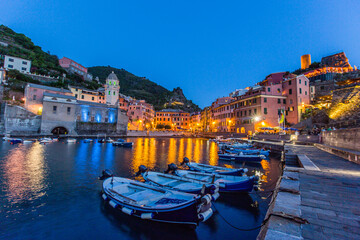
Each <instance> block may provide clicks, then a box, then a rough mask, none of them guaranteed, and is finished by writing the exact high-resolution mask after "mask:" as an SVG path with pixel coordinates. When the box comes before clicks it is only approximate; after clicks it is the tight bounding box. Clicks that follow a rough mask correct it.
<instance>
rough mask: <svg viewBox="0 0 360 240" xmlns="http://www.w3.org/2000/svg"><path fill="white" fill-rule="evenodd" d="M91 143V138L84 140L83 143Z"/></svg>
mask: <svg viewBox="0 0 360 240" xmlns="http://www.w3.org/2000/svg"><path fill="white" fill-rule="evenodd" d="M91 142H93V140H92V139H91V138H86V139H84V143H91Z"/></svg>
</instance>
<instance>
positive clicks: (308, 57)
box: [301, 54, 311, 69]
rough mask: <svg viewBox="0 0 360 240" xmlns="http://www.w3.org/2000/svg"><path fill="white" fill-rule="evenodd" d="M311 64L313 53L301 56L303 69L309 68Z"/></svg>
mask: <svg viewBox="0 0 360 240" xmlns="http://www.w3.org/2000/svg"><path fill="white" fill-rule="evenodd" d="M310 65H311V55H310V54H305V55H302V56H301V69H307V68H309V67H310Z"/></svg>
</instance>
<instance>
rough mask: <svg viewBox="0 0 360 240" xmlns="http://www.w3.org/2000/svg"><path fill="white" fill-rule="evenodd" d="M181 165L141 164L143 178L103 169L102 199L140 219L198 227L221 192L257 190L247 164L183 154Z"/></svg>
mask: <svg viewBox="0 0 360 240" xmlns="http://www.w3.org/2000/svg"><path fill="white" fill-rule="evenodd" d="M181 165H185V166H186V167H185V168H183V169H178V167H177V166H176V165H175V164H173V163H172V164H169V165H168V169H167V170H166V171H165V172H164V173H162V172H155V171H150V170H149V169H147V168H146V166H144V165H141V166H140V167H139V171H138V173H137V176H142V178H143V180H144V182H140V181H136V180H132V179H128V178H122V177H115V176H114V175H113V174H112V173H111V172H110V171H109V170H104V171H103V174H102V176H101V177H100V179H101V180H104V182H103V195H102V197H103V199H104V200H105V201H106V202H108V203H109V205H110V206H111V207H113V208H115V209H116V210H119V211H121V212H123V213H125V214H128V215H131V216H135V217H138V218H141V219H147V220H152V221H157V222H167V223H177V224H186V225H189V226H193V227H196V226H197V225H198V224H199V223H200V222H204V221H206V220H208V219H209V218H210V217H211V216H212V215H213V210H212V208H211V203H212V201H215V200H217V199H218V198H219V196H220V194H221V193H244V192H245V193H248V192H251V191H253V190H257V188H258V181H259V178H258V177H257V176H247V174H246V173H247V169H246V168H238V169H235V168H226V167H220V166H211V165H207V164H200V163H193V162H190V161H189V159H188V158H184V161H183V162H182V164H181Z"/></svg>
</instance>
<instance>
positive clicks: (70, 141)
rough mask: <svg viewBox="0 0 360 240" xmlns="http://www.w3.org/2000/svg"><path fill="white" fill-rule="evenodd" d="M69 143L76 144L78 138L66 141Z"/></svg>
mask: <svg viewBox="0 0 360 240" xmlns="http://www.w3.org/2000/svg"><path fill="white" fill-rule="evenodd" d="M66 142H67V143H76V138H68V139H66Z"/></svg>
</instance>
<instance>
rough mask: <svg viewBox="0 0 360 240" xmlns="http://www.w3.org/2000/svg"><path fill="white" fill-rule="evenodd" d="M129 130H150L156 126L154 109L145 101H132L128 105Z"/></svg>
mask: <svg viewBox="0 0 360 240" xmlns="http://www.w3.org/2000/svg"><path fill="white" fill-rule="evenodd" d="M127 115H128V117H129V120H130V121H129V126H128V129H129V130H144V129H150V128H152V127H153V125H154V117H155V111H154V107H153V106H152V105H151V104H149V103H146V102H145V100H132V101H131V102H130V103H129V104H128V111H127Z"/></svg>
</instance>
